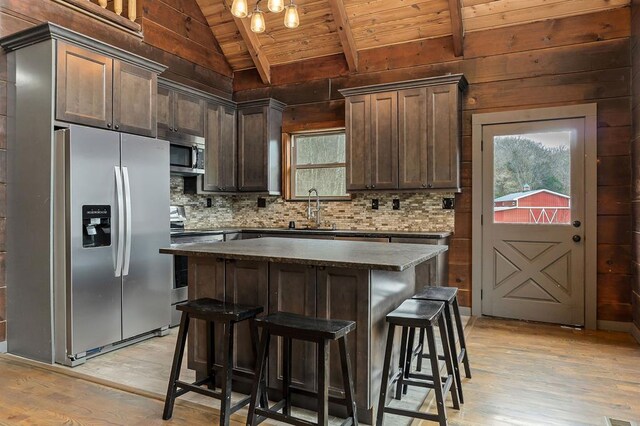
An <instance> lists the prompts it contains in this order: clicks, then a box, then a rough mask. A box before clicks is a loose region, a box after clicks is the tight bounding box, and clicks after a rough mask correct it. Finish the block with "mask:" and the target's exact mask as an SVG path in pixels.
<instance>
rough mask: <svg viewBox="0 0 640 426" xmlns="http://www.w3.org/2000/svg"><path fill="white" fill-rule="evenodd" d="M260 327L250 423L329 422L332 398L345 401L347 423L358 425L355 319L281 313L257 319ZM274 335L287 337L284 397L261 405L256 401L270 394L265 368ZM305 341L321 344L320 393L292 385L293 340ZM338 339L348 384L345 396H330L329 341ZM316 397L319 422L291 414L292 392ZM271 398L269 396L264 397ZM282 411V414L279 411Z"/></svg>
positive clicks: (299, 425)
mask: <svg viewBox="0 0 640 426" xmlns="http://www.w3.org/2000/svg"><path fill="white" fill-rule="evenodd" d="M256 323H257V325H258V327H260V328H262V336H261V339H260V349H259V350H258V361H257V362H256V372H255V379H254V382H253V391H252V394H251V405H250V406H249V414H248V417H247V425H251V426H255V425H257V424H258V423H260V422H262V421H264V420H266V419H268V418H269V419H273V420H277V421H281V422H285V423H289V424H292V425H296V426H313V425H326V424H328V420H329V400H331V402H336V403H341V404H344V405H345V407H346V408H347V419H346V420H345V421H344V422H343V423H342V425H343V426H347V425H354V426H357V425H358V413H357V410H356V404H355V402H354V399H353V397H354V393H353V379H352V374H351V360H350V356H349V346H348V345H347V334H348V333H349V332H351V331H353V330H355V328H356V323H355V322H353V321H343V320H327V319H322V318H312V317H305V316H302V315H296V314H290V313H285V312H278V313H274V314H271V315H267V316H265V317H263V318H260V319H257V320H256ZM271 336H281V337H282V338H283V339H282V340H283V342H282V344H283V354H284V356H283V360H282V364H283V365H282V371H283V377H282V382H283V386H282V387H283V389H282V393H283V399H282V400H281V401H279V402H278V403H276V404H274V405H273V406H272V407H268V406H266V407H264V408H257V407H256V401H257V400H259V399H260V400H262V398H261V397H262V395H263V394H264V393H266V378H265V370H266V365H267V360H268V357H269V343H270V342H271ZM292 339H297V340H303V341H307V342H313V343H316V344H317V348H318V365H317V368H318V392H317V393H316V392H311V391H307V390H304V389H300V388H297V387H294V386H292V385H291V340H292ZM331 340H337V341H338V347H339V350H340V361H341V365H342V377H343V386H344V395H345V397H344V398H333V397H331V398H330V397H329V342H330V341H331ZM292 393H297V394H301V395H306V396H311V397H316V398H317V399H318V405H317V410H318V421H317V423H312V422H309V421H306V420H303V419H300V418H298V417H294V416H292V415H291V394H292ZM264 399H267V398H264ZM280 410H282V413H280V412H279V411H280Z"/></svg>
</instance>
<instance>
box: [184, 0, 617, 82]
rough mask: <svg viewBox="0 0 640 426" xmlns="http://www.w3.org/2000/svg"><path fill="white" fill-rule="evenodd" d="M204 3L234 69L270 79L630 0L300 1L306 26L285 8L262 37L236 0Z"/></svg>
mask: <svg viewBox="0 0 640 426" xmlns="http://www.w3.org/2000/svg"><path fill="white" fill-rule="evenodd" d="M197 3H198V5H199V6H200V8H201V10H202V13H203V14H204V16H205V18H206V19H207V22H208V24H209V27H210V28H211V31H212V32H213V35H214V36H215V38H216V40H217V42H218V44H219V45H220V48H221V50H222V53H223V54H224V56H225V57H226V59H227V61H228V63H229V65H230V66H231V67H232V68H233V70H234V71H238V70H243V69H248V68H254V67H256V68H257V69H258V72H259V73H260V76H261V78H262V80H263V82H265V83H267V82H269V80H270V67H271V66H272V65H278V64H284V63H291V62H297V61H302V60H305V59H310V58H317V57H322V56H328V55H334V54H339V53H343V54H344V55H345V57H346V59H347V63H348V64H349V68H350V70H351V71H357V68H358V64H357V57H358V52H360V51H362V50H365V49H372V48H376V47H381V46H388V45H399V46H398V47H399V48H402V46H401V44H402V43H407V42H411V41H416V40H422V39H429V38H436V37H443V36H453V48H454V50H456V52H455V54H456V56H460V55H461V54H463V42H462V40H463V37H464V33H469V32H474V31H483V30H488V29H492V28H498V27H504V26H511V25H518V24H524V23H529V22H534V21H541V20H546V19H552V18H559V17H566V16H572V15H580V14H586V13H591V12H596V11H600V10H607V9H614V8H618V7H624V6H628V5H629V0H296V1H295V3H296V4H297V5H298V12H299V15H300V26H299V27H298V28H296V29H288V28H285V26H284V25H283V13H279V14H273V13H265V18H266V24H267V30H266V31H265V32H264V33H262V34H254V33H252V32H251V31H250V29H249V19H248V18H245V19H237V18H235V17H234V16H233V15H232V14H231V13H230V12H229V8H230V5H231V0H197ZM265 3H266V2H265ZM254 5H255V0H249V7H250V8H253V6H254ZM262 9H263V10H265V9H266V5H263V7H262ZM407 54H411V53H410V52H407Z"/></svg>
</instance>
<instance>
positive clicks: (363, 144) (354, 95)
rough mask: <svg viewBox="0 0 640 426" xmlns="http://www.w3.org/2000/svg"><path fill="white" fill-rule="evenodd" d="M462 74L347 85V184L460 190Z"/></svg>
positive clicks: (354, 189) (372, 187) (367, 187)
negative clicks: (386, 82)
mask: <svg viewBox="0 0 640 426" xmlns="http://www.w3.org/2000/svg"><path fill="white" fill-rule="evenodd" d="M466 87H467V81H466V79H465V78H464V76H463V75H461V74H457V75H447V76H443V77H435V78H425V79H421V80H412V81H406V82H401V83H393V84H380V85H376V86H368V87H358V88H349V89H343V90H341V91H340V92H341V93H342V94H343V95H344V97H345V123H346V137H347V190H348V191H350V192H358V191H363V190H365V191H366V190H394V189H399V190H453V191H459V190H460V167H459V163H460V138H461V136H460V123H461V99H462V92H463V91H464V90H465V89H466Z"/></svg>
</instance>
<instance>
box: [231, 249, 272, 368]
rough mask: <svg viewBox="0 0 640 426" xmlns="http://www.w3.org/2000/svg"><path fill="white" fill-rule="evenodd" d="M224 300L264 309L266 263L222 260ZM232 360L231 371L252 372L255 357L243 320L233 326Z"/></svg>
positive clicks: (247, 326)
mask: <svg viewBox="0 0 640 426" xmlns="http://www.w3.org/2000/svg"><path fill="white" fill-rule="evenodd" d="M225 264H226V265H225V266H226V273H225V293H226V295H225V300H226V301H227V302H231V303H240V304H243V305H253V306H264V307H265V311H264V312H263V313H262V314H261V315H259V316H262V315H265V314H266V313H267V309H266V307H267V306H268V301H269V264H268V263H267V262H256V261H247V260H227V261H225ZM234 342H235V351H234V354H235V359H234V360H233V368H235V369H238V370H241V371H245V372H247V373H251V372H253V369H254V366H255V360H256V359H255V356H254V352H253V348H252V347H251V333H250V330H249V322H248V321H243V322H241V323H239V324H238V325H236V327H235V335H234Z"/></svg>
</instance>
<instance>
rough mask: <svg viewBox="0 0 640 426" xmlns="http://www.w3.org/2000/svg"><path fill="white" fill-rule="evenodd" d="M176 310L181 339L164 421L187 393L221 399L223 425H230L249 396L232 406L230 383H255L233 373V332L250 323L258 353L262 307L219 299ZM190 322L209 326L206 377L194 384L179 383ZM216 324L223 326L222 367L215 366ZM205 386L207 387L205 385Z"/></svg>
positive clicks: (249, 377)
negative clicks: (257, 323) (257, 320)
mask: <svg viewBox="0 0 640 426" xmlns="http://www.w3.org/2000/svg"><path fill="white" fill-rule="evenodd" d="M176 309H177V310H179V311H181V312H182V315H181V317H180V328H179V330H178V339H177V341H176V349H175V352H174V355H173V363H172V365H171V374H170V376H169V386H168V389H167V396H166V398H165V404H164V412H163V415H162V418H163V419H164V420H169V419H170V418H171V416H172V415H173V407H174V404H175V400H176V398H177V397H179V396H181V395H184V394H185V393H187V392H196V393H199V394H201V395H205V396H208V397H211V398H215V399H219V400H220V425H224V426H228V425H229V420H230V417H231V414H233V413H234V412H236V411H237V410H239V409H240V408H242V407H244V406H245V405H247V404H248V403H249V401H250V397H246V398H243V399H242V400H241V401H239V402H238V403H236V404H235V405H233V406H232V405H231V383H232V379H237V380H245V381H251V382H253V374H250V373H246V372H243V373H242V374H241V372H238V371H236V372H234V371H233V342H234V329H235V325H236V324H237V323H240V322H242V321H249V322H250V324H249V328H250V330H251V336H252V340H253V351H254V355H255V354H256V353H257V345H258V341H257V340H258V339H257V332H256V327H255V324H254V320H255V318H256V316H257V315H258V314H260V313H262V312H263V310H264V309H263V308H262V307H261V306H247V305H239V304H233V303H226V302H223V301H220V300H216V299H210V298H202V299H196V300H190V301H188V302H185V303H183V304H180V305H177V306H176ZM191 319H199V320H204V321H206V327H207V333H206V335H207V346H206V348H207V374H206V376H205V377H204V378H203V379H200V380H197V381H195V382H193V383H188V382H183V381H181V380H180V368H181V366H182V359H183V356H184V350H185V346H186V342H187V334H188V332H189V323H190V320H191ZM215 323H222V324H223V325H224V340H223V346H224V349H223V354H224V359H223V360H222V363H221V364H216V363H215V349H214V346H213V345H214V342H215V331H214V330H215V329H214V326H213V325H214V324H215ZM216 374H220V375H221V379H222V380H221V381H222V386H221V390H220V391H219V392H218V391H216V390H215V385H216ZM204 385H206V386H207V388H204V387H203V386H204ZM261 405H266V401H265V400H261Z"/></svg>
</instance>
